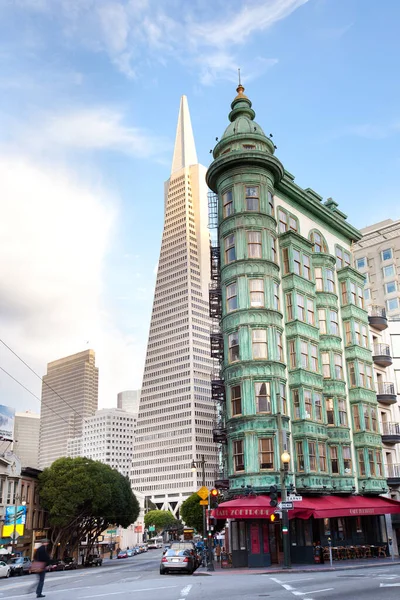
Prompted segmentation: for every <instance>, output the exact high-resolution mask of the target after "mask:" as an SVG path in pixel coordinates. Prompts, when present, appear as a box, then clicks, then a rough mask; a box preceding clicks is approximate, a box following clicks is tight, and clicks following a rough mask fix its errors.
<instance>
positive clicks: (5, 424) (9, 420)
mask: <svg viewBox="0 0 400 600" xmlns="http://www.w3.org/2000/svg"><path fill="white" fill-rule="evenodd" d="M14 420H15V408H11V406H4V405H3V404H0V440H1V439H2V438H3V439H5V440H13V439H14Z"/></svg>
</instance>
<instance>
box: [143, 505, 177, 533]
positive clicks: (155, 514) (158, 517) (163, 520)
mask: <svg viewBox="0 0 400 600" xmlns="http://www.w3.org/2000/svg"><path fill="white" fill-rule="evenodd" d="M175 523H176V519H175V517H174V515H173V514H172V513H171V512H169V510H149V512H148V513H147V514H146V515H145V516H144V525H145V527H147V529H148V528H149V527H150V526H151V525H152V526H154V527H155V528H156V531H157V532H160V531H162V530H163V529H166V528H167V527H169V526H171V525H173V524H175Z"/></svg>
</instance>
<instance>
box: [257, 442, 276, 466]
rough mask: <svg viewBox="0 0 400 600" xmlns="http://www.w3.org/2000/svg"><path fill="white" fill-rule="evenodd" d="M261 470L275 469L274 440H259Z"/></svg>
mask: <svg viewBox="0 0 400 600" xmlns="http://www.w3.org/2000/svg"><path fill="white" fill-rule="evenodd" d="M258 447H259V458H260V469H269V470H273V469H274V447H273V441H272V438H261V439H259V440H258Z"/></svg>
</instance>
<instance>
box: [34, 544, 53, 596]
mask: <svg viewBox="0 0 400 600" xmlns="http://www.w3.org/2000/svg"><path fill="white" fill-rule="evenodd" d="M47 544H48V541H44V542H42V545H41V546H39V548H37V549H36V552H35V557H34V560H35V562H36V563H37V565H36V572H37V574H38V584H37V588H36V598H44V597H45V595H44V594H42V591H43V585H44V578H45V576H46V567H47V565H49V564H50V556H49V554H48V552H47Z"/></svg>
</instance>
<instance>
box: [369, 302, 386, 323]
mask: <svg viewBox="0 0 400 600" xmlns="http://www.w3.org/2000/svg"><path fill="white" fill-rule="evenodd" d="M368 316H369V317H382V318H383V319H386V308H385V307H384V306H378V305H377V304H372V305H371V306H370V307H369V308H368Z"/></svg>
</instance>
